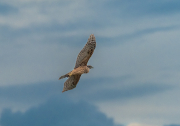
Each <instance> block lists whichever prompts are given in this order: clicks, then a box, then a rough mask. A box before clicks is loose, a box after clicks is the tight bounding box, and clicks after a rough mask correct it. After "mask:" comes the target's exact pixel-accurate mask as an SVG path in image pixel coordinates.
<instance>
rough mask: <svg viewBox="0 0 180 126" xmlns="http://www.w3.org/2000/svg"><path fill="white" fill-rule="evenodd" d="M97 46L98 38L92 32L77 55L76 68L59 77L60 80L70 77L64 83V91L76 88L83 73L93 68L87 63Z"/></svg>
mask: <svg viewBox="0 0 180 126" xmlns="http://www.w3.org/2000/svg"><path fill="white" fill-rule="evenodd" d="M95 48H96V39H95V36H94V35H93V34H91V35H90V37H89V39H88V41H87V43H86V45H85V46H84V48H83V49H82V50H81V52H80V53H79V55H78V56H77V60H76V64H75V67H74V70H72V71H71V72H69V73H67V74H65V75H63V76H61V77H59V80H60V79H62V78H65V77H68V79H67V80H66V82H65V83H64V88H63V91H62V92H65V91H68V90H71V89H73V88H75V87H76V85H77V83H78V81H79V79H80V77H81V75H82V74H84V73H88V72H89V70H90V69H91V68H93V67H92V66H90V65H87V63H88V60H89V59H90V57H91V56H92V54H93V52H94V49H95Z"/></svg>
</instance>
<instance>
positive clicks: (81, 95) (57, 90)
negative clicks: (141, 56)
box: [0, 76, 173, 103]
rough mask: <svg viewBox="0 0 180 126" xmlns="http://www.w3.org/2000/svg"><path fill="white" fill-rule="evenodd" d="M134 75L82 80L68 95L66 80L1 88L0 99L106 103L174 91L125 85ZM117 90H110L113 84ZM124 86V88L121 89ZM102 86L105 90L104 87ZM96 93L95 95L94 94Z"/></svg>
mask: <svg viewBox="0 0 180 126" xmlns="http://www.w3.org/2000/svg"><path fill="white" fill-rule="evenodd" d="M130 77H131V76H123V77H121V78H117V79H115V78H98V79H93V80H92V79H91V80H90V79H81V80H80V81H79V83H78V85H77V87H76V88H75V89H73V90H70V91H68V92H64V93H62V92H61V91H62V89H63V83H64V81H65V80H64V81H56V82H44V83H37V84H31V85H21V86H9V87H0V100H1V102H4V99H6V101H11V102H19V103H31V102H33V103H34V102H38V103H39V102H43V101H45V100H47V99H48V98H50V97H52V96H53V95H59V96H66V97H69V98H73V99H76V100H80V99H83V100H85V101H104V100H113V99H118V100H128V99H132V98H138V97H142V96H147V95H153V94H156V93H161V92H163V91H166V90H171V89H172V88H173V87H170V86H166V85H163V84H151V83H149V84H147V83H146V84H132V85H129V86H128V85H122V84H123V81H124V80H126V79H128V78H130ZM117 84H118V85H119V86H118V88H110V87H111V86H114V85H117ZM121 85H122V86H121ZM102 87H103V88H102ZM92 92H93V93H92Z"/></svg>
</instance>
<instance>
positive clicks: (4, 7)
mask: <svg viewBox="0 0 180 126" xmlns="http://www.w3.org/2000/svg"><path fill="white" fill-rule="evenodd" d="M16 12H18V8H16V7H13V6H11V5H8V4H2V3H0V15H7V14H12V13H16Z"/></svg>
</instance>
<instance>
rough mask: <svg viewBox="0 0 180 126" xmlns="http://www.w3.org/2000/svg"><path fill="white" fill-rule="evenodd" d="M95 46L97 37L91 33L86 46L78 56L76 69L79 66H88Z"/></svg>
mask: <svg viewBox="0 0 180 126" xmlns="http://www.w3.org/2000/svg"><path fill="white" fill-rule="evenodd" d="M95 48H96V39H95V36H94V35H93V34H91V35H90V37H89V39H88V41H87V43H86V45H85V46H84V48H83V49H82V50H81V52H80V53H79V55H78V57H77V60H76V65H75V67H74V69H75V68H77V67H79V66H86V65H87V62H88V60H89V59H90V57H91V55H92V54H93V52H94V49H95Z"/></svg>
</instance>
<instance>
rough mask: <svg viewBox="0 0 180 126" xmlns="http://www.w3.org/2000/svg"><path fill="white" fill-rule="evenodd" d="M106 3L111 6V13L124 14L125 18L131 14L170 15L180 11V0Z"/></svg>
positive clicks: (131, 0) (127, 0)
mask: <svg viewBox="0 0 180 126" xmlns="http://www.w3.org/2000/svg"><path fill="white" fill-rule="evenodd" d="M105 5H106V6H107V7H110V8H111V9H110V12H111V13H114V14H115V15H116V16H117V15H119V16H123V17H125V18H126V17H128V18H131V17H129V16H132V17H135V16H156V15H168V14H172V13H177V12H179V11H180V8H179V5H180V1H178V0H167V1H163V0H159V1H157V0H147V1H143V0H136V1H133V0H126V1H113V2H107V3H106V4H105ZM119 8H122V10H123V13H122V11H120V10H119Z"/></svg>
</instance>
